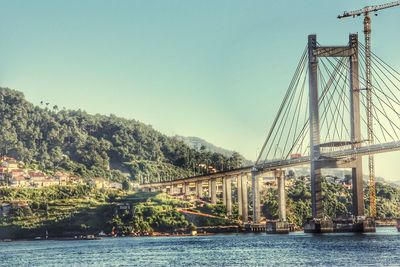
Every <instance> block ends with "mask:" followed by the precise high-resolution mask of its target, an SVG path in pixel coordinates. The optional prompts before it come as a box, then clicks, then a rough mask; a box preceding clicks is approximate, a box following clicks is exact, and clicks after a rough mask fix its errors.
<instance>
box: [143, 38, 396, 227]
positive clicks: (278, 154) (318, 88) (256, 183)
mask: <svg viewBox="0 0 400 267" xmlns="http://www.w3.org/2000/svg"><path fill="white" fill-rule="evenodd" d="M367 52H368V51H367V49H366V47H365V46H364V45H363V44H362V43H360V42H359V41H358V35H357V34H350V35H349V41H348V43H347V44H346V45H342V46H324V45H321V44H320V43H318V42H317V37H316V35H309V36H308V42H307V46H306V47H305V49H304V52H303V53H302V55H301V57H300V60H299V63H298V65H297V67H296V70H295V73H294V76H293V78H292V80H291V82H290V84H289V86H288V89H287V91H286V94H285V96H284V99H283V101H282V103H281V105H280V107H279V110H278V113H277V116H276V117H275V120H274V121H273V124H272V126H271V128H270V130H269V132H268V134H267V138H266V140H265V142H264V144H263V146H262V149H261V152H260V153H259V155H258V158H257V160H256V162H255V164H254V166H247V167H242V168H238V169H234V170H229V171H221V172H217V173H212V174H206V175H200V176H193V177H186V178H177V179H176V180H172V181H165V182H159V183H148V184H141V185H140V187H141V188H142V189H143V190H148V191H162V192H166V193H168V194H171V195H176V194H184V195H186V196H191V197H193V198H198V199H200V198H203V197H204V196H205V195H206V196H208V198H209V200H210V202H211V203H212V204H216V203H217V198H218V197H221V198H222V200H223V204H224V205H226V208H227V213H228V215H230V214H231V213H232V184H234V185H235V186H236V188H237V201H238V211H239V215H240V216H241V220H242V222H243V223H244V224H248V223H249V214H248V211H249V202H250V203H251V207H252V211H253V213H252V216H250V217H251V226H252V227H253V228H254V229H257V228H258V227H260V222H261V212H260V204H261V203H260V189H261V184H260V179H261V178H262V177H265V176H268V177H274V179H276V181H277V187H278V190H277V192H278V195H277V200H278V210H279V220H278V221H277V222H272V224H271V225H269V226H268V225H267V228H268V229H273V231H275V232H279V231H280V230H282V232H287V227H288V226H287V218H286V199H285V176H286V175H285V169H287V168H292V167H296V166H302V165H308V166H309V167H310V182H311V196H312V197H311V199H312V218H311V219H310V221H309V222H308V223H307V224H306V225H305V230H306V231H310V232H330V231H333V230H335V225H334V222H333V221H332V220H327V219H326V218H325V216H324V213H323V206H322V205H323V204H322V199H323V195H322V193H323V192H322V189H321V184H322V172H323V169H326V168H349V169H351V173H352V202H353V211H352V213H353V215H354V216H355V218H356V220H353V221H352V223H351V226H350V230H354V231H374V227H375V226H374V221H373V218H368V217H366V212H365V210H364V209H365V208H364V206H365V205H364V193H363V173H362V157H363V156H366V155H374V154H378V153H386V152H390V151H398V150H400V138H399V133H400V128H399V125H400V113H399V112H400V109H399V106H400V100H399V92H400V73H399V72H398V71H396V70H395V69H394V68H392V67H391V66H390V65H389V64H387V63H385V62H384V61H383V60H382V59H381V58H380V57H378V56H377V55H375V54H374V53H371V64H370V65H369V64H367V63H366V58H367V57H366V53H367ZM367 67H368V68H369V70H368V71H369V72H370V74H372V78H373V79H372V80H369V78H368V77H366V75H364V73H366V72H367V71H366V68H367ZM307 84H308V90H306V88H307ZM307 91H308V93H307ZM367 94H370V95H372V99H373V101H372V99H368V95H367ZM371 120H373V121H374V123H375V127H376V129H377V130H376V131H373V132H372V131H371V130H372V129H371V128H372V127H371V126H370V125H371V124H370V121H371ZM370 134H372V135H373V136H372V137H371V136H370ZM368 137H369V138H368ZM372 140H374V142H372ZM249 187H250V188H251V191H248V189H249ZM248 192H251V195H252V199H251V201H249V199H248V196H249V194H248ZM347 230H349V229H347Z"/></svg>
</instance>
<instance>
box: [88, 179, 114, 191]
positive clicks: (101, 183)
mask: <svg viewBox="0 0 400 267" xmlns="http://www.w3.org/2000/svg"><path fill="white" fill-rule="evenodd" d="M90 184H91V185H93V186H95V187H96V188H97V189H102V188H108V186H109V184H108V181H106V180H105V179H104V178H102V177H96V178H93V179H92V180H90Z"/></svg>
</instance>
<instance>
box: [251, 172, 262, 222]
mask: <svg viewBox="0 0 400 267" xmlns="http://www.w3.org/2000/svg"><path fill="white" fill-rule="evenodd" d="M251 183H252V193H253V224H259V223H260V219H261V216H260V215H261V214H260V212H261V210H260V179H259V177H258V176H257V171H252V172H251Z"/></svg>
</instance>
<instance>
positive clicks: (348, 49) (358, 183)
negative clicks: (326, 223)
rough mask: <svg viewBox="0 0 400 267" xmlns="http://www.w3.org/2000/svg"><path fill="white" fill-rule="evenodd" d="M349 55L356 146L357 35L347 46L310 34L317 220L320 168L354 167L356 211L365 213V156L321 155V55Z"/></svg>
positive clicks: (358, 137) (317, 214)
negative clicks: (320, 41) (323, 43)
mask: <svg viewBox="0 0 400 267" xmlns="http://www.w3.org/2000/svg"><path fill="white" fill-rule="evenodd" d="M319 57H347V58H348V59H349V65H350V77H349V79H350V80H349V81H350V88H349V93H350V97H349V99H350V129H351V133H350V134H351V140H350V142H349V144H351V146H352V147H353V148H356V147H359V146H360V144H361V130H360V86H359V68H358V67H359V60H358V36H357V34H350V35H349V44H348V45H347V46H318V45H317V37H316V35H309V36H308V69H309V116H310V117H309V118H310V161H311V166H310V169H311V195H312V216H313V218H314V219H322V218H323V207H322V192H321V169H323V168H351V169H352V184H353V214H354V215H355V216H363V215H364V198H363V180H362V178H363V175H362V158H361V156H353V157H350V158H348V159H346V160H337V159H331V158H326V157H321V146H322V145H323V144H321V143H320V123H319V103H318V102H319V101H318V99H319V94H318V58H319Z"/></svg>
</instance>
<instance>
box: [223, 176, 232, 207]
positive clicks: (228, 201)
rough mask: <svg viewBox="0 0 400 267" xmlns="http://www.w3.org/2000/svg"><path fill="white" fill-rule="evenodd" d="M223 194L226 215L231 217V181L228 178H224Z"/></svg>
mask: <svg viewBox="0 0 400 267" xmlns="http://www.w3.org/2000/svg"><path fill="white" fill-rule="evenodd" d="M224 184H225V187H224V188H225V192H224V199H225V205H226V213H227V215H232V180H231V177H230V176H226V177H224Z"/></svg>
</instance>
